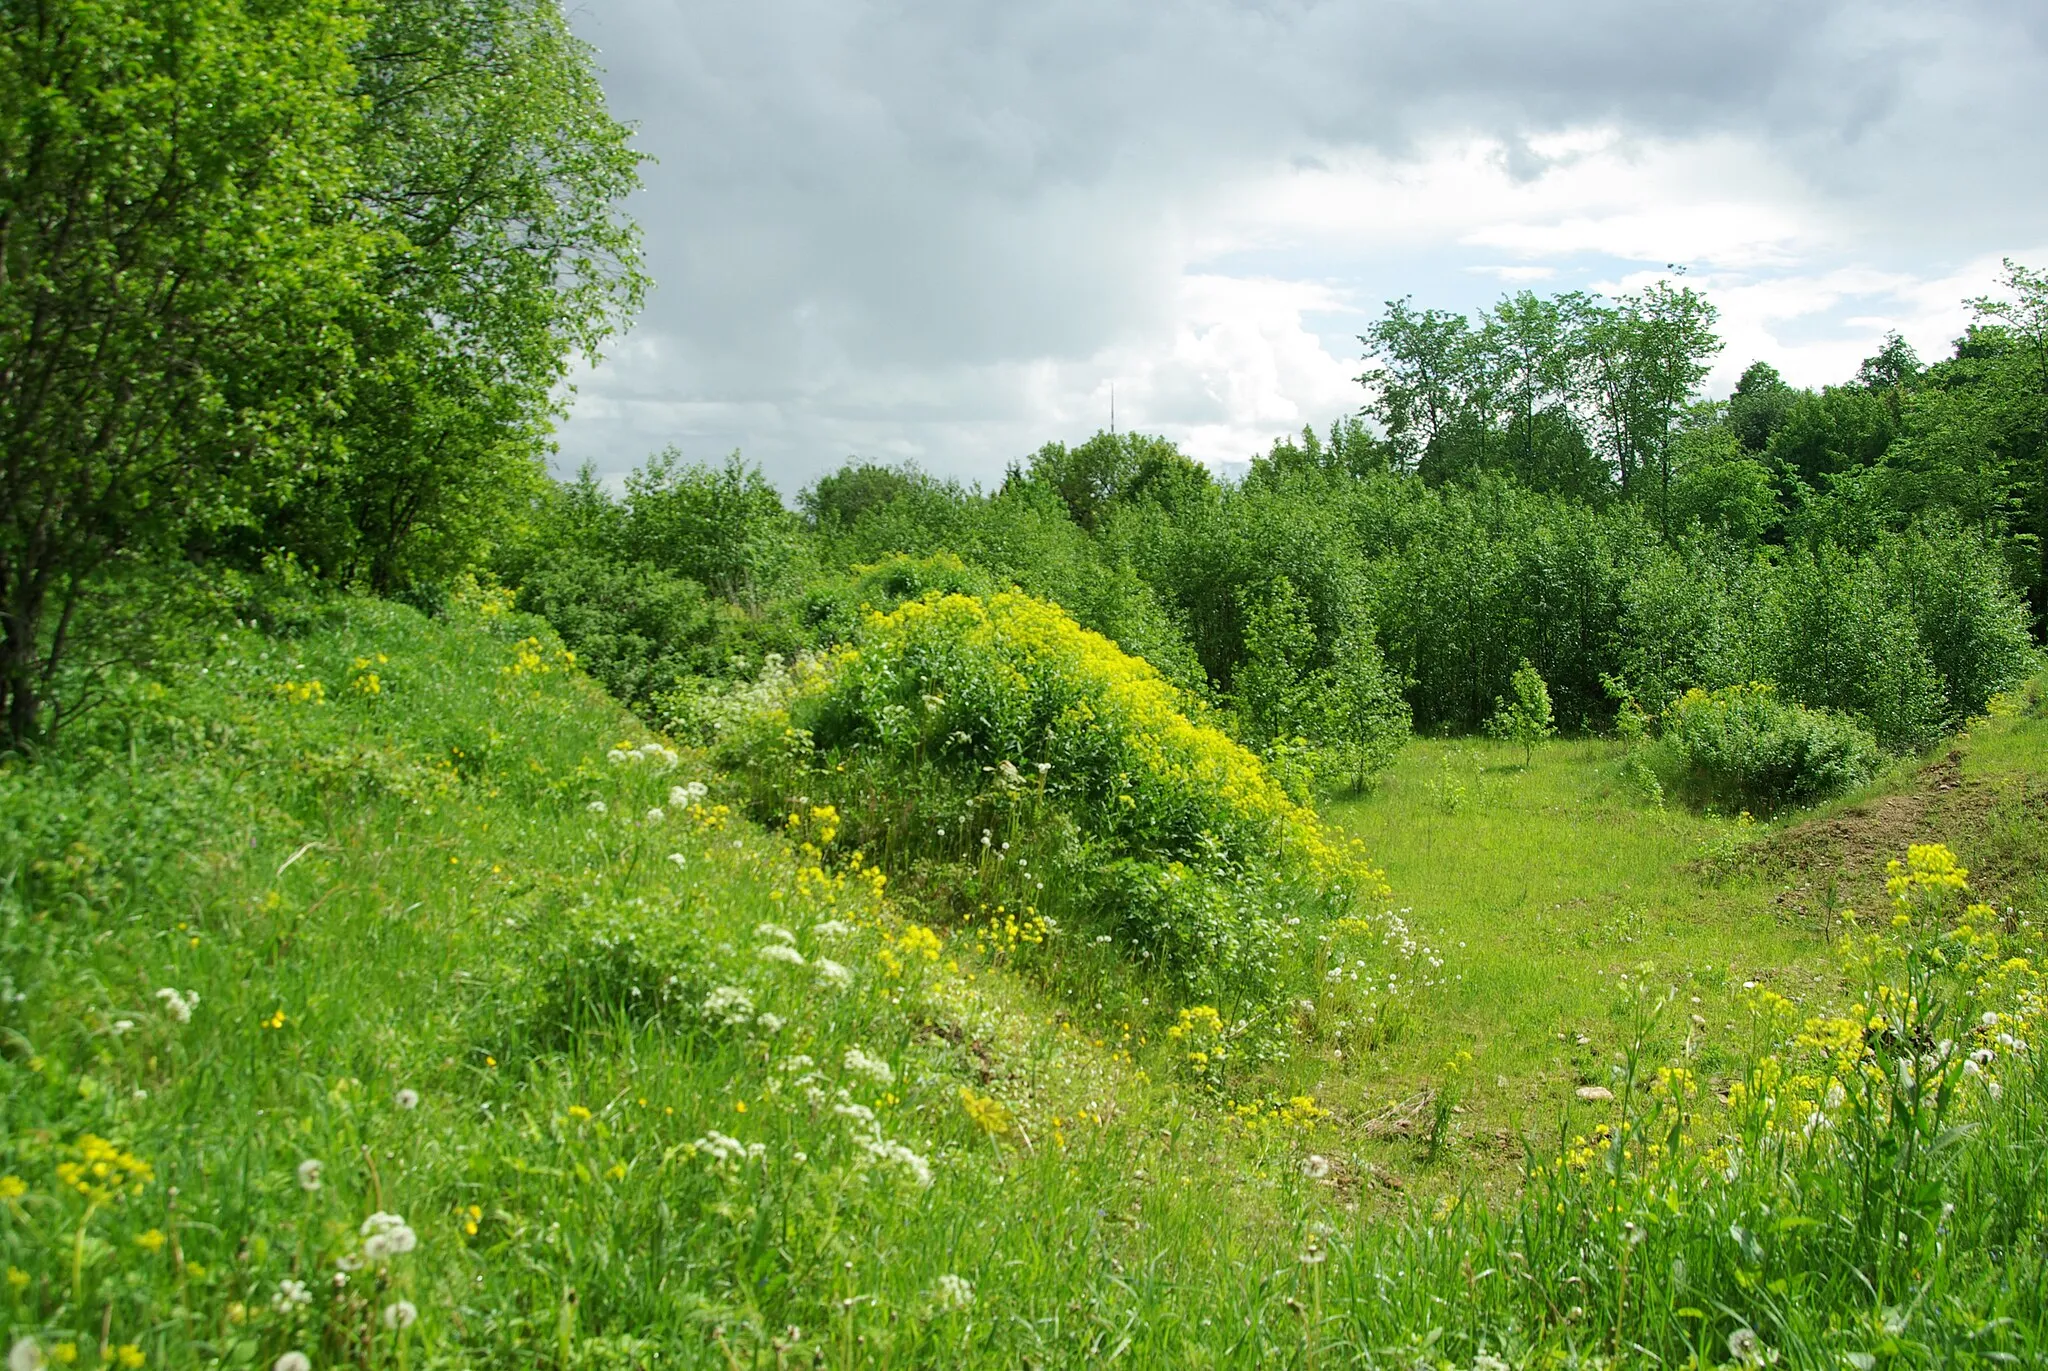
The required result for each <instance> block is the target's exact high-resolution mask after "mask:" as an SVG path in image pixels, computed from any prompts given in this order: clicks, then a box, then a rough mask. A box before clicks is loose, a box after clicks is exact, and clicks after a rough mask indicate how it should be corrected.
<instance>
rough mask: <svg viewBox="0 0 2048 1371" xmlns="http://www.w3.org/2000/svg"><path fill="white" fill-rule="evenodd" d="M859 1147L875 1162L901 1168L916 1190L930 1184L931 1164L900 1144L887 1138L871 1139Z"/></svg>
mask: <svg viewBox="0 0 2048 1371" xmlns="http://www.w3.org/2000/svg"><path fill="white" fill-rule="evenodd" d="M861 1147H862V1148H863V1149H864V1150H865V1151H866V1152H867V1154H868V1155H869V1156H870V1157H873V1158H874V1159H875V1160H876V1161H878V1162H887V1163H888V1164H890V1165H892V1166H899V1167H901V1168H903V1170H904V1171H905V1172H906V1173H907V1174H908V1175H909V1177H910V1179H911V1180H912V1181H913V1182H915V1183H916V1185H917V1188H918V1189H920V1190H922V1189H924V1188H926V1187H927V1186H929V1185H930V1184H931V1183H932V1168H931V1163H929V1162H927V1161H926V1160H925V1159H924V1158H923V1157H920V1156H918V1155H917V1153H915V1152H913V1151H911V1150H910V1149H909V1148H907V1147H905V1146H904V1145H903V1144H902V1143H899V1142H890V1141H889V1140H888V1139H887V1138H873V1139H870V1140H868V1141H865V1142H863V1143H861Z"/></svg>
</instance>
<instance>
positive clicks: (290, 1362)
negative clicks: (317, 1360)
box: [270, 1352, 313, 1371]
mask: <svg viewBox="0 0 2048 1371" xmlns="http://www.w3.org/2000/svg"><path fill="white" fill-rule="evenodd" d="M270 1371H313V1360H312V1358H310V1357H308V1356H307V1355H306V1354H305V1353H304V1352H286V1353H285V1354H284V1355H282V1356H280V1357H279V1358H278V1359H277V1360H276V1361H274V1362H272V1363H271V1364H270Z"/></svg>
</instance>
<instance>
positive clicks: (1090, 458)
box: [496, 267, 2048, 781]
mask: <svg viewBox="0 0 2048 1371" xmlns="http://www.w3.org/2000/svg"><path fill="white" fill-rule="evenodd" d="M2007 285H2008V287H2009V289H2010V298H2009V299H2004V300H1997V301H1983V302H1979V306H1978V322H1977V323H1976V324H1975V325H1973V326H1972V327H1971V329H1970V331H1969V333H1968V334H1967V335H1966V336H1965V337H1964V338H1963V339H1962V340H1961V341H1960V342H1959V343H1958V345H1957V348H1956V355H1955V357H1953V358H1951V359H1949V360H1946V361H1943V362H1940V363H1937V364H1935V365H1933V366H1922V365H1921V364H1920V363H1919V362H1918V360H1917V359H1915V358H1914V357H1913V356H1912V354H1911V351H1910V350H1909V349H1908V348H1906V347H1905V345H1904V344H1903V343H1901V342H1900V341H1899V340H1897V339H1896V338H1894V339H1891V340H1889V341H1888V342H1887V344H1886V346H1885V348H1884V350H1883V351H1882V352H1880V353H1879V354H1878V355H1877V356H1875V357H1873V358H1871V359H1870V360H1869V361H1867V362H1866V363H1865V364H1864V365H1863V367H1862V369H1861V370H1860V371H1859V373H1858V375H1857V376H1856V377H1854V378H1852V379H1850V380H1849V381H1847V382H1845V383H1844V384H1843V385H1841V386H1830V387H1825V388H1823V389H1821V390H1819V391H1806V390H1799V389H1795V388H1792V387H1789V386H1786V385H1785V384H1784V383H1783V382H1782V381H1780V380H1779V379H1778V378H1777V377H1776V374H1775V373H1774V372H1772V371H1771V369H1770V368H1769V367H1768V366H1766V365H1764V364H1761V363H1759V364H1758V365H1756V366H1753V367H1751V368H1750V369H1749V371H1748V372H1747V373H1746V374H1745V376H1744V378H1743V382H1742V385H1741V387H1740V388H1738V390H1737V391H1736V393H1735V394H1734V396H1733V397H1732V398H1731V399H1730V400H1728V401H1726V402H1715V403H1709V402H1703V401H1701V400H1700V399H1699V398H1698V396H1697V388H1698V385H1699V382H1700V379H1701V376H1702V375H1703V374H1704V372H1703V359H1704V358H1705V357H1706V356H1708V355H1710V354H1711V352H1712V351H1713V348H1714V347H1715V346H1716V345H1717V344H1716V341H1715V340H1714V339H1713V337H1712V334H1711V327H1710V326H1711V323H1712V311H1711V309H1710V308H1709V307H1708V306H1707V305H1706V303H1705V302H1704V301H1703V300H1701V299H1700V298H1699V297H1698V296H1697V295H1696V294H1693V293H1692V292H1689V291H1686V290H1682V289H1674V288H1658V289H1656V290H1653V291H1650V292H1647V293H1645V294H1644V295H1643V296H1641V297H1636V298H1633V299H1624V300H1622V301H1620V302H1617V303H1615V304H1612V305H1602V304H1599V303H1598V302H1594V301H1591V300H1589V299H1587V298H1586V297H1583V296H1562V297H1557V298H1555V299H1548V300H1546V299H1541V298H1538V297H1535V296H1533V295H1529V294H1526V293H1525V294H1522V295H1518V296H1516V297H1513V298H1511V299H1509V300H1507V301H1504V302H1503V303H1502V304H1501V306H1500V307H1499V308H1498V309H1497V310H1495V311H1492V312H1490V313H1488V314H1486V315H1485V316H1483V317H1482V318H1481V319H1480V320H1479V321H1477V323H1474V322H1472V321H1467V320H1465V319H1462V318H1459V317H1457V316H1453V315H1445V314H1442V313H1440V312H1417V311H1414V310H1412V309H1411V308H1410V306H1409V305H1408V304H1407V303H1405V302H1402V303H1397V304H1394V305H1392V306H1390V307H1389V309H1388V312H1387V314H1386V316H1385V318H1383V319H1382V320H1381V321H1380V323H1379V324H1378V325H1377V326H1376V327H1375V329H1374V330H1373V332H1372V333H1371V334H1369V335H1368V336H1367V338H1366V339H1365V341H1366V343H1367V346H1368V348H1369V349H1370V354H1369V355H1371V356H1373V357H1374V358H1376V359H1377V360H1378V361H1379V362H1380V363H1381V365H1379V366H1378V367H1376V368H1374V369H1373V370H1371V371H1369V372H1368V373H1367V374H1366V376H1365V377H1363V378H1362V379H1363V380H1364V381H1365V383H1366V385H1367V403H1366V405H1365V406H1364V413H1365V415H1366V416H1367V417H1369V418H1370V419H1372V420H1373V421H1374V423H1373V424H1371V425H1368V423H1367V422H1365V420H1364V419H1361V418H1358V417H1353V418H1347V419H1344V420H1341V421H1339V422H1338V423H1336V424H1334V425H1332V426H1331V427H1330V428H1329V429H1328V430H1327V431H1326V432H1323V433H1318V432H1315V431H1313V430H1305V431H1304V432H1303V433H1301V434H1300V435H1299V436H1297V437H1295V438H1291V439H1286V440H1283V441H1280V442H1278V443H1276V444H1275V445H1274V446H1273V448H1272V449H1271V450H1270V451H1269V452H1267V453H1266V454H1264V455H1263V456H1261V457H1260V458H1258V459H1257V460H1256V461H1254V462H1253V464H1252V466H1251V469H1250V472H1249V474H1248V475H1247V476H1246V477H1245V478H1244V479H1243V480H1242V481H1241V482H1237V483H1234V484H1233V483H1223V482H1219V481H1217V480H1216V479H1214V478H1213V477H1212V476H1211V474H1210V473H1209V471H1208V470H1207V469H1206V468H1205V467H1203V466H1202V465H1201V464H1199V463H1196V462H1194V461H1191V460H1189V459H1188V458H1187V457H1185V456H1183V455H1182V454H1181V453H1180V452H1178V451H1177V450H1176V449H1175V448H1174V447H1173V445H1172V444H1170V443H1168V442H1167V441H1165V440H1163V439H1160V438H1156V437H1147V436H1143V435H1136V434H1110V433H1098V434H1096V435H1095V436H1094V437H1092V438H1090V439H1088V440H1087V441H1086V442H1083V443H1080V444H1078V445H1075V446H1072V447H1069V446H1067V445H1065V444H1062V443H1050V444H1047V445H1046V446H1045V447H1043V448H1041V449H1040V450H1039V451H1038V452H1036V453H1034V454H1032V455H1031V456H1030V457H1029V458H1028V459H1027V460H1025V461H1022V462H1020V463H1017V464H1016V465H1014V466H1013V467H1012V468H1011V469H1010V471H1009V472H1008V473H1007V475H1006V476H1005V478H1004V479H1003V481H1002V482H1001V483H1000V484H999V485H998V486H997V487H996V488H994V489H993V490H988V491H984V490H981V489H978V488H967V487H963V486H961V485H959V484H957V483H954V482H950V481H945V480H941V479H938V478H936V477H933V476H931V475H929V474H928V473H925V472H922V471H920V470H918V469H916V468H914V467H910V466H885V465H878V464H873V463H863V462H849V463H848V464H846V465H845V466H843V467H842V468H841V469H839V470H838V471H836V472H834V473H832V474H830V475H828V476H826V477H824V478H822V479H820V480H819V481H817V482H816V483H815V484H813V485H812V486H810V487H809V488H807V489H805V490H804V491H802V492H801V493H800V494H799V495H798V496H797V498H796V500H795V508H794V509H790V508H786V507H785V506H784V504H783V502H782V500H781V499H780V498H779V497H778V495H777V493H776V491H775V490H774V489H773V488H772V487H771V486H770V485H769V484H768V483H767V482H766V481H765V480H763V478H762V477H761V475H760V474H759V472H758V471H755V470H753V469H752V468H749V467H747V466H746V465H744V464H743V463H742V462H740V461H739V459H738V458H734V459H731V460H730V461H728V462H727V463H725V464H724V465H721V466H715V467H712V466H693V465H689V464H686V463H684V462H683V461H682V460H681V459H680V458H679V457H678V456H677V455H676V454H674V453H672V452H671V453H667V454H663V455H661V456H660V457H657V458H656V459H654V460H653V461H652V462H650V463H649V464H647V465H646V466H644V467H643V468H641V469H640V470H639V471H637V472H636V473H634V475H633V476H632V477H631V478H629V479H628V481H627V482H626V486H625V490H624V492H623V494H622V495H619V496H613V495H611V494H609V493H608V492H607V491H606V490H605V489H604V488H603V487H602V486H600V485H599V484H598V483H597V481H596V480H595V478H594V477H593V476H591V475H590V474H589V473H588V472H586V473H585V474H584V475H583V476H582V477H581V478H580V479H579V480H577V481H575V482H571V483H568V484H566V485H562V486H559V487H556V488H555V489H553V490H552V491H550V492H548V493H547V495H546V496H545V498H543V499H541V500H540V501H538V502H537V503H536V505H535V508H534V511H533V518H532V519H531V520H530V521H529V523H528V526H527V531H526V532H525V534H524V535H523V536H522V537H520V538H519V539H517V540H516V541H514V542H511V543H508V544H506V545H505V546H503V547H502V548H501V549H500V552H499V555H498V559H497V562H496V568H497V570H498V572H499V573H500V574H501V575H502V576H504V577H505V578H506V580H507V581H508V582H509V583H511V584H513V585H514V586H516V587H517V588H518V591H519V594H520V597H521V600H522V603H523V604H524V606H525V607H528V608H531V609H533V610H536V611H539V612H541V613H543V614H546V615H547V616H548V617H549V618H550V619H551V620H552V621H553V622H554V623H555V624H556V625H557V626H559V627H560V628H561V629H562V631H563V633H564V635H565V636H566V637H567V638H568V640H569V641H570V642H571V644H572V646H575V647H576V648H577V650H578V651H579V653H581V654H582V655H583V657H584V660H585V661H586V662H587V663H588V664H589V665H590V666H591V668H592V670H593V671H595V672H596V673H597V674H598V675H599V676H600V677H601V678H603V679H604V680H605V681H606V682H607V683H608V684H609V685H610V686H611V687H612V688H613V689H615V690H616V691H618V692H619V693H620V694H621V695H622V696H623V697H624V698H627V699H629V700H631V701H633V702H635V703H636V704H637V705H638V706H639V707H641V708H643V709H646V710H650V711H652V712H654V713H655V714H657V715H660V714H662V712H663V711H664V710H667V711H668V712H669V715H670V716H671V717H672V718H673V720H674V721H675V722H676V723H677V724H678V725H679V726H686V725H687V724H688V722H689V720H688V717H687V716H688V714H689V709H688V707H687V706H688V701H690V700H691V699H694V698H696V695H695V694H694V693H693V692H694V691H695V687H694V686H693V685H692V682H693V681H696V680H700V679H701V678H704V677H707V676H708V677H720V676H726V677H731V676H744V675H746V674H748V673H750V672H752V671H754V670H756V669H758V667H759V665H760V664H761V661H762V660H763V658H764V657H765V655H766V654H768V653H770V652H774V653H779V654H782V655H784V656H787V655H790V654H793V653H796V652H800V651H802V650H804V649H807V648H814V647H818V646H820V645H822V644H825V643H828V642H831V641H835V640H837V639H839V638H841V637H843V636H844V635H845V634H846V633H847V632H848V631H849V630H850V629H851V627H852V625H853V623H854V621H855V618H856V616H857V615H858V614H859V613H860V612H861V611H862V610H863V609H865V608H873V609H887V608H889V607H891V606H893V605H894V604H895V603H898V602H900V600H902V599H903V598H906V597H909V596H913V595H917V594H921V593H923V592H925V591H927V590H930V589H958V590H967V591H977V590H982V591H985V590H988V589H993V588H999V587H1003V586H1008V585H1015V586H1018V587H1020V588H1022V589H1024V590H1026V591H1028V592H1030V593H1032V594H1034V595H1039V596H1043V597H1045V598H1048V599H1052V600H1055V601H1057V602H1058V603H1060V604H1061V605H1063V606H1064V607H1065V608H1067V610H1068V611H1069V612H1070V613H1072V614H1073V615H1074V616H1075V617H1076V618H1077V619H1079V620H1080V621H1081V622H1082V623H1083V624H1084V625H1086V626H1088V627H1090V628H1093V629H1096V630H1097V631H1099V632H1101V633H1103V634H1105V635H1107V636H1108V637H1110V638H1112V639H1114V640H1115V641H1117V642H1118V643H1119V644H1120V645H1122V646H1123V647H1125V648H1126V649H1127V650H1129V651H1132V652H1134V653H1137V654H1139V655H1142V656H1144V657H1145V658H1147V659H1148V660H1150V661H1151V662H1152V663H1153V664H1154V665H1155V666H1156V667H1157V668H1158V669H1159V670H1160V671H1161V672H1162V673H1163V674H1164V675H1165V676H1166V677H1167V678H1168V679H1169V680H1171V681H1173V682H1175V683H1176V684H1178V685H1180V686H1182V687H1183V688H1184V689H1185V690H1187V691H1188V692H1189V693H1190V694H1191V695H1192V696H1194V697H1196V698H1198V699H1200V700H1203V701H1205V702H1206V703H1207V705H1208V706H1209V707H1211V708H1213V709H1216V710H1218V711H1221V712H1223V714H1224V717H1225V720H1226V722H1228V723H1229V724H1230V725H1231V726H1232V727H1233V728H1234V729H1235V730H1236V731H1237V733H1238V734H1239V736H1240V737H1242V738H1244V739H1245V740H1246V741H1248V742H1250V743H1252V744H1253V745H1255V746H1257V747H1260V748H1261V749H1264V750H1265V751H1266V752H1267V754H1268V756H1269V757H1272V758H1274V759H1275V760H1278V761H1282V762H1285V761H1287V760H1288V759H1289V749H1290V748H1296V747H1298V746H1300V745H1301V744H1306V745H1307V747H1308V750H1309V752H1310V753H1312V754H1314V755H1315V756H1316V757H1317V758H1319V759H1320V760H1321V762H1322V763H1323V765H1322V769H1323V770H1324V771H1325V772H1326V773H1328V775H1327V777H1326V778H1327V779H1335V778H1336V777H1338V776H1345V775H1348V776H1349V777H1350V778H1351V779H1352V780H1353V781H1357V780H1359V779H1361V778H1362V777H1363V776H1365V775H1366V774H1369V772H1370V771H1371V770H1372V769H1373V767H1374V766H1375V765H1377V764H1378V763H1379V761H1382V760H1384V758H1385V757H1386V756H1387V755H1389V743H1390V740H1391V739H1393V738H1396V737H1405V736H1406V734H1407V730H1408V727H1409V725H1410V723H1411V720H1412V724H1413V726H1414V727H1416V728H1419V729H1423V730H1447V731H1462V730H1469V729H1474V728H1477V727H1479V726H1480V725H1482V724H1483V723H1485V722H1486V721H1487V720H1488V719H1489V718H1490V717H1491V716H1492V715H1493V714H1494V713H1495V712H1496V711H1497V709H1498V708H1499V707H1500V704H1501V702H1502V700H1503V699H1504V698H1506V697H1509V696H1510V695H1511V694H1512V690H1511V681H1512V678H1513V677H1514V675H1515V673H1516V671H1517V669H1518V668H1520V667H1521V666H1522V665H1523V664H1525V663H1526V664H1528V665H1531V666H1533V667H1534V668H1535V669H1536V671H1537V672H1538V673H1540V675H1541V676H1542V677H1543V679H1544V681H1545V682H1546V683H1547V686H1548V689H1549V692H1550V695H1551V698H1552V700H1553V701H1554V706H1555V710H1556V715H1557V718H1558V721H1559V722H1560V724H1562V725H1563V726H1564V727H1566V728H1569V729H1603V728H1606V727H1608V726H1610V725H1611V724H1612V723H1613V721H1614V720H1615V718H1616V715H1617V712H1618V711H1623V710H1629V711H1634V712H1637V713H1639V714H1640V713H1641V712H1645V711H1646V712H1648V713H1650V714H1655V713H1656V712H1657V711H1659V710H1660V709H1662V708H1664V707H1665V706H1666V705H1668V704H1669V703H1670V702H1671V701H1672V700H1674V699H1676V698H1677V697H1679V696H1681V695H1682V694H1683V693H1684V692H1685V691H1687V690H1689V689H1693V688H1699V689H1703V690H1714V689H1716V688H1719V687H1724V686H1732V685H1738V684H1744V683H1748V682H1752V681H1767V682H1773V683H1775V684H1776V685H1777V687H1778V688H1779V690H1780V691H1781V692H1782V694H1783V695H1784V697H1786V698H1787V699H1789V700H1791V701H1796V702H1798V703H1800V704H1803V705H1805V706H1809V707H1812V708H1817V709H1826V710H1831V711H1835V712H1837V713H1839V714H1841V715H1843V716H1846V717H1848V718H1850V719H1853V720H1855V721H1856V722H1858V723H1859V724H1860V725H1861V726H1863V727H1865V728H1867V729H1868V730H1869V731H1870V733H1871V734H1872V735H1874V737H1875V739H1876V740H1877V741H1878V742H1879V743H1881V744H1882V745H1883V746H1884V747H1886V748H1888V749H1891V750H1895V751H1897V750H1910V749H1914V748H1918V747H1921V746H1924V745H1926V744H1928V743H1929V742H1931V741H1932V740H1933V739H1934V738H1936V737H1938V736H1939V735H1940V734H1941V732H1942V731H1944V730H1945V729H1948V728H1951V727H1953V726H1954V725H1955V724H1957V723H1958V722H1959V721H1961V720H1962V719H1964V718H1966V717H1968V716H1969V715H1970V714H1972V713H1974V712H1977V711H1980V710H1981V709H1982V708H1983V707H1984V705H1985V703H1986V701H1987V700H1988V699H1989V697H1990V696H1991V695H1992V694H1993V693H1995V692H1996V691H1998V690H2000V689H2003V688H2005V687H2007V686H2009V685H2011V684H2012V683H2013V682H2014V681H2016V680H2017V679H2019V678H2020V677H2021V676H2023V675H2024V674H2025V673H2026V672H2027V671H2028V670H2029V669H2031V665H2032V663H2033V662H2034V660H2035V656H2034V653H2035V647H2034V634H2035V632H2036V631H2037V625H2038V618H2037V616H2036V615H2035V613H2033V612H2031V611H2030V608H2029V606H2028V604H2027V601H2026V597H2027V596H2028V595H2033V596H2035V597H2036V598H2038V596H2039V594H2040V591H2041V578H2040V575H2039V572H2038V568H2039V565H2040V563H2039V558H2038V552H2039V546H2040V528H2039V517H2038V505H2039V490H2040V486H2041V479H2040V478H2041V466H2042V460H2043V455H2044V452H2048V447H2044V444H2043V434H2044V431H2048V349H2044V348H2043V347H2042V346H2040V345H2039V343H2038V341H2037V340H2038V339H2039V338H2040V337H2044V336H2048V284H2044V280H2043V278H2042V277H2041V276H2039V275H2037V274H2034V273H2030V272H2028V271H2026V270H2025V269H2022V268H2019V267H2012V268H2011V269H2010V271H2009V273H2008V277H2007ZM1630 378H1633V379H1630ZM1587 386H1590V387H1591V389H1584V388H1583V387H1587Z"/></svg>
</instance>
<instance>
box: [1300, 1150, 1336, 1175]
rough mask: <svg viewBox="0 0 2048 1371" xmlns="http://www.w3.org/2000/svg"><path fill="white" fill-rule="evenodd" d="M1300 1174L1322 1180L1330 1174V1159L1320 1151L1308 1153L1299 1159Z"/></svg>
mask: <svg viewBox="0 0 2048 1371" xmlns="http://www.w3.org/2000/svg"><path fill="white" fill-rule="evenodd" d="M1301 1174H1302V1175H1304V1176H1306V1177H1308V1178H1309V1179H1310V1180H1312V1181H1319V1180H1322V1179H1323V1178H1324V1177H1325V1176H1328V1175H1329V1174H1330V1159H1329V1158H1328V1157H1325V1156H1323V1155H1321V1154H1320V1153H1316V1152H1311V1153H1309V1154H1308V1155H1307V1156H1306V1157H1303V1158H1302V1159H1301Z"/></svg>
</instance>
